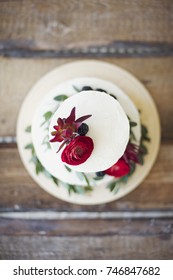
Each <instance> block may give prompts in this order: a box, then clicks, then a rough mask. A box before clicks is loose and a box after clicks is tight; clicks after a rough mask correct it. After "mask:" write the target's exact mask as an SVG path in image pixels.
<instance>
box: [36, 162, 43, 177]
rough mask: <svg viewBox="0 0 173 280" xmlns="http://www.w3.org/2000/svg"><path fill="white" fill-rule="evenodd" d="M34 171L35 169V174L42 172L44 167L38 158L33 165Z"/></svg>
mask: <svg viewBox="0 0 173 280" xmlns="http://www.w3.org/2000/svg"><path fill="white" fill-rule="evenodd" d="M35 171H36V174H37V175H38V174H39V173H40V172H43V171H44V167H43V165H42V164H41V162H40V161H39V160H37V163H36V166H35Z"/></svg>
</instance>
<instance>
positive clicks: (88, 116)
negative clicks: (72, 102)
mask: <svg viewBox="0 0 173 280" xmlns="http://www.w3.org/2000/svg"><path fill="white" fill-rule="evenodd" d="M91 116H92V115H85V116H83V117H80V118H78V119H77V120H76V121H75V123H77V122H83V121H85V120H87V119H88V118H90V117H91Z"/></svg>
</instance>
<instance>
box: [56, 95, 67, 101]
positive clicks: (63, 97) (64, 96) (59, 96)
mask: <svg viewBox="0 0 173 280" xmlns="http://www.w3.org/2000/svg"><path fill="white" fill-rule="evenodd" d="M67 98H68V96H67V95H65V94H61V95H57V96H55V97H54V100H56V101H64V100H66V99H67Z"/></svg>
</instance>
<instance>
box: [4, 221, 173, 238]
mask: <svg viewBox="0 0 173 280" xmlns="http://www.w3.org/2000/svg"><path fill="white" fill-rule="evenodd" d="M81 223H82V227H81ZM0 224H1V227H0V236H3V235H8V236H16V237H17V236H18V237H21V236H79V237H80V236H100V237H102V236H108V235H109V236H115V235H116V236H132V235H134V236H137V235H138V236H151V235H158V236H159V237H163V239H164V238H166V237H167V238H168V237H170V235H172V234H173V219H135V220H132V219H93V220H90V219H83V220H80V219H72V220H68V219H66V220H58V219H57V220H25V219H15V220H14V219H3V218H1V219H0Z"/></svg>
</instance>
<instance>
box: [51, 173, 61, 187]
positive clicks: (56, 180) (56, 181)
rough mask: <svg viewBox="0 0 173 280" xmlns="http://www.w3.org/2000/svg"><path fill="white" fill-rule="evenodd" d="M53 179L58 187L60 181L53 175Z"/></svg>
mask: <svg viewBox="0 0 173 280" xmlns="http://www.w3.org/2000/svg"><path fill="white" fill-rule="evenodd" d="M51 178H52V180H53V182H54V183H55V184H56V185H57V186H58V182H59V180H58V179H57V178H56V177H54V176H53V175H51Z"/></svg>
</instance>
